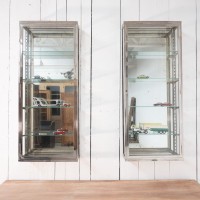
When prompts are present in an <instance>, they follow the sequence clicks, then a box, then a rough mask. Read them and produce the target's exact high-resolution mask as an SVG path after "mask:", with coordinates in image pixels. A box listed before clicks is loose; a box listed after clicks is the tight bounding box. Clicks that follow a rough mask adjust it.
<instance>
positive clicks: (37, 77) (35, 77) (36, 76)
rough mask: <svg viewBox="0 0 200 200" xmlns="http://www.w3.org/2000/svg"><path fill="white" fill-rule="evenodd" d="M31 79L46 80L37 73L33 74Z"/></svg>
mask: <svg viewBox="0 0 200 200" xmlns="http://www.w3.org/2000/svg"><path fill="white" fill-rule="evenodd" d="M32 79H33V80H34V81H38V82H43V81H46V79H45V78H44V77H41V76H39V75H35V76H33V77H32Z"/></svg>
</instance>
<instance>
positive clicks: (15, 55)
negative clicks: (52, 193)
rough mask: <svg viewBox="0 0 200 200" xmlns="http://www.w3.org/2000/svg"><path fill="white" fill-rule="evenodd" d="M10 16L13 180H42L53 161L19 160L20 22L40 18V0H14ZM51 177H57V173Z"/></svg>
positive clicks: (10, 108) (11, 165)
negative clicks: (34, 161)
mask: <svg viewBox="0 0 200 200" xmlns="http://www.w3.org/2000/svg"><path fill="white" fill-rule="evenodd" d="M10 19H11V22H10V88H9V93H10V95H9V96H10V99H9V179H25V180H28V179H42V176H43V175H44V177H43V178H44V179H47V172H49V171H52V172H53V171H54V170H53V163H48V164H47V165H44V163H42V164H39V163H24V162H18V98H17V97H18V77H19V21H28V20H40V1H39V0H36V1H35V0H22V1H12V2H11V13H10ZM15 97H16V98H15ZM41 165H43V167H42V166H41ZM33 169H34V170H37V172H34V170H33ZM33 172H34V173H33ZM39 174H41V175H39ZM51 174H52V176H51ZM35 175H36V176H35ZM36 177H37V178H36ZM48 177H49V178H48V179H53V173H50V174H48Z"/></svg>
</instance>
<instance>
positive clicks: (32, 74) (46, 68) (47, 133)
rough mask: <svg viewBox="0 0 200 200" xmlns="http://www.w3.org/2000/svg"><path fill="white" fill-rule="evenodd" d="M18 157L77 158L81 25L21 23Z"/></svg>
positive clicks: (29, 158)
mask: <svg viewBox="0 0 200 200" xmlns="http://www.w3.org/2000/svg"><path fill="white" fill-rule="evenodd" d="M20 46H21V57H20V93H19V110H20V112H19V121H20V130H19V160H20V161H76V160H77V159H78V96H79V95H78V94H79V90H78V88H79V87H78V80H79V74H78V69H79V65H78V64H79V63H78V24H77V22H20Z"/></svg>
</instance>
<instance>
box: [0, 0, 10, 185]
mask: <svg viewBox="0 0 200 200" xmlns="http://www.w3.org/2000/svg"><path fill="white" fill-rule="evenodd" d="M0 8H1V12H0V19H1V20H0V26H1V27H2V28H1V37H0V44H1V45H0V58H1V67H0V71H1V73H0V91H1V92H2V94H3V98H0V105H3V106H2V107H1V115H2V116H3V117H1V134H0V152H1V153H0V161H1V162H0V184H1V183H2V182H3V181H5V180H6V179H7V177H8V84H9V82H8V81H9V2H8V1H6V0H3V1H0Z"/></svg>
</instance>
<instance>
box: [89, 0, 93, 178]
mask: <svg viewBox="0 0 200 200" xmlns="http://www.w3.org/2000/svg"><path fill="white" fill-rule="evenodd" d="M92 8H93V0H91V10H90V11H91V13H90V14H91V21H90V23H91V44H90V181H91V179H92V23H93V21H92V14H93V13H92Z"/></svg>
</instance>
